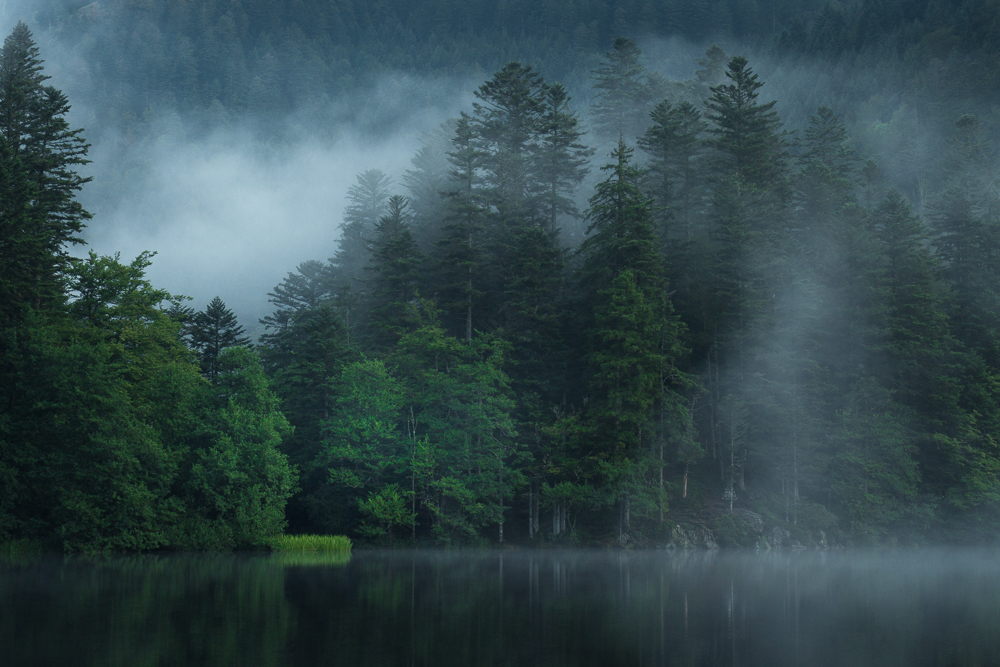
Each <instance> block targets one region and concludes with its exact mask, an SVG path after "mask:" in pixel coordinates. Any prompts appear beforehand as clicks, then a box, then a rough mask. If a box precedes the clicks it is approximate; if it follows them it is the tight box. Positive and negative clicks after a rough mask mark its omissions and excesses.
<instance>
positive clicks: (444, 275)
mask: <svg viewBox="0 0 1000 667" xmlns="http://www.w3.org/2000/svg"><path fill="white" fill-rule="evenodd" d="M452 149H453V150H452V151H450V152H449V153H448V161H449V163H450V164H451V166H452V170H451V180H452V182H453V183H454V184H455V186H456V188H455V189H454V190H452V191H449V192H448V193H447V198H446V201H447V217H446V218H445V224H444V226H443V228H442V229H443V233H444V235H443V237H442V239H441V241H440V242H439V243H438V256H439V259H438V270H437V274H438V275H439V276H440V280H441V282H442V284H441V285H440V289H441V297H442V298H441V303H442V307H443V308H445V309H446V311H450V312H451V313H452V314H453V315H454V314H460V315H458V316H457V317H455V321H456V322H458V321H461V326H456V327H455V330H456V332H457V331H461V334H458V335H464V337H465V340H466V342H471V341H472V331H473V319H472V318H473V305H474V304H475V302H476V300H477V299H479V298H481V297H482V296H483V292H482V287H478V288H477V285H476V282H477V279H478V278H479V277H480V276H481V275H482V273H483V266H482V264H483V261H484V258H483V253H484V251H483V247H482V246H483V231H484V230H483V217H484V214H485V210H484V204H483V192H482V189H481V176H480V174H479V171H480V169H481V168H482V164H483V158H484V153H483V151H482V150H481V149H480V148H479V147H478V145H477V141H476V133H475V130H474V129H473V126H472V121H471V119H470V118H469V116H468V115H466V114H464V113H463V114H462V115H461V116H460V117H459V119H458V122H457V123H456V126H455V136H454V137H453V138H452Z"/></svg>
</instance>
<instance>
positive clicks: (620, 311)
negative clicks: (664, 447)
mask: <svg viewBox="0 0 1000 667" xmlns="http://www.w3.org/2000/svg"><path fill="white" fill-rule="evenodd" d="M632 154H633V151H632V149H631V148H629V147H628V146H626V145H625V143H624V141H619V144H618V147H617V148H616V149H615V150H614V151H613V152H612V154H611V158H612V159H613V160H614V162H613V163H611V164H608V165H606V166H605V167H603V168H602V170H603V171H605V172H607V173H608V177H607V178H606V179H605V180H604V181H602V182H601V183H599V184H598V185H597V191H596V193H595V194H594V196H593V197H592V198H591V199H590V211H589V214H588V220H589V221H590V226H589V234H590V235H589V236H588V238H587V240H586V241H585V242H584V243H583V245H582V246H581V248H580V252H581V254H582V255H583V257H584V260H583V265H582V268H581V272H580V287H581V289H582V291H583V293H584V294H585V295H586V298H587V302H586V305H584V309H585V310H587V309H593V314H592V316H591V317H589V318H587V321H588V324H587V325H586V328H587V339H588V353H587V363H588V366H589V367H590V382H589V386H588V394H589V396H588V402H587V404H588V408H587V416H588V419H589V420H591V422H592V424H593V428H594V431H593V433H594V435H593V437H594V440H595V442H594V447H595V448H596V449H597V451H600V452H601V454H600V455H599V456H601V457H604V458H605V459H606V460H607V462H608V464H607V465H606V466H604V467H603V469H602V470H603V471H602V475H601V476H602V477H603V479H601V480H600V481H601V482H602V483H603V484H605V485H607V489H608V491H609V492H611V494H612V496H611V497H610V498H609V499H614V500H616V501H618V502H620V507H619V510H620V514H619V519H620V520H619V531H620V536H624V535H625V534H626V533H625V532H624V531H625V530H626V529H627V528H628V527H629V525H630V517H631V506H632V502H633V499H634V498H645V499H646V500H647V501H648V500H649V498H650V497H656V500H657V501H658V502H657V503H656V504H658V505H659V507H660V509H662V508H663V503H664V502H665V498H664V497H663V496H662V493H663V487H662V485H661V484H659V483H658V480H661V479H662V477H661V475H660V472H659V471H657V472H656V473H655V474H653V475H652V476H651V475H650V473H651V472H652V470H653V469H654V468H655V467H657V466H659V467H660V468H661V469H662V463H660V462H659V461H655V460H654V458H653V457H652V456H650V454H651V453H652V452H651V451H647V450H646V449H644V448H643V445H644V444H648V443H655V442H656V441H657V432H656V427H655V423H656V421H655V420H654V408H655V407H656V406H657V404H658V403H659V407H660V409H661V410H663V411H664V412H665V414H666V413H669V415H670V418H671V419H679V421H680V422H681V424H682V425H683V427H686V425H687V423H688V418H687V412H686V405H687V403H686V400H684V399H683V397H682V396H681V394H680V393H679V389H682V388H683V387H684V384H685V381H684V376H683V374H682V373H681V372H680V371H679V370H678V369H677V362H678V361H679V359H680V357H681V356H682V354H683V345H682V344H681V342H680V333H681V328H682V325H681V324H680V322H679V320H678V319H677V317H676V315H674V313H673V309H672V306H671V304H670V300H669V297H668V296H667V283H666V279H665V276H664V272H663V255H662V253H661V252H660V250H659V244H658V242H657V238H656V232H655V222H654V220H653V203H652V200H651V199H650V198H649V197H648V196H647V195H646V194H645V193H644V192H643V191H642V189H641V187H640V184H641V181H642V178H643V172H642V170H641V169H639V168H637V167H635V166H633V165H632V163H631V160H632ZM683 427H682V430H683ZM651 449H652V448H651ZM651 488H652V489H655V491H656V493H655V494H650V492H649V490H650V489H651Z"/></svg>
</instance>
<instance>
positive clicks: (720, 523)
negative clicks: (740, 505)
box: [712, 513, 757, 549]
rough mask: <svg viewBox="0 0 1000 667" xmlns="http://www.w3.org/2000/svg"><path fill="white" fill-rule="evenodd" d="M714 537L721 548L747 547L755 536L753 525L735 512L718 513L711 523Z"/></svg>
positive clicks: (754, 539)
mask: <svg viewBox="0 0 1000 667" xmlns="http://www.w3.org/2000/svg"><path fill="white" fill-rule="evenodd" d="M712 530H713V531H714V532H715V538H716V540H717V541H718V543H719V546H720V547H723V548H729V549H734V548H747V547H752V546H754V543H755V542H756V539H757V536H756V535H755V534H754V531H753V526H751V525H750V524H749V523H747V522H746V521H744V520H743V519H742V518H741V517H739V516H737V515H735V514H728V513H727V514H720V515H719V517H718V518H717V519H716V520H715V523H714V524H713V525H712Z"/></svg>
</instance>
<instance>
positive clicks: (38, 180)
mask: <svg viewBox="0 0 1000 667" xmlns="http://www.w3.org/2000/svg"><path fill="white" fill-rule="evenodd" d="M46 79H48V77H47V76H45V75H44V74H42V61H41V59H40V58H39V52H38V47H37V46H35V42H34V40H33V39H32V35H31V32H30V31H29V30H28V27H27V26H26V25H25V24H24V23H23V22H19V23H18V24H17V25H16V26H15V27H14V30H13V32H12V33H11V34H10V36H8V37H7V38H6V39H5V40H4V44H3V48H2V50H0V267H2V268H0V312H5V313H7V314H12V313H13V312H14V311H16V310H18V309H19V308H22V307H23V306H25V305H31V306H32V307H35V308H39V307H42V306H43V305H51V304H53V303H57V302H59V301H60V300H61V298H62V288H63V284H62V280H63V278H64V275H65V273H66V271H67V269H68V266H69V264H70V258H69V255H68V253H67V248H66V246H67V245H69V244H76V243H82V240H81V239H80V238H79V236H78V234H79V233H80V231H81V230H82V229H83V227H84V226H85V223H86V221H87V220H88V219H89V218H90V214H89V213H87V212H86V211H85V210H84V209H83V207H82V206H81V205H80V204H79V202H77V201H76V200H75V196H76V193H77V192H78V191H79V190H80V189H81V188H82V186H83V185H84V184H85V183H87V182H88V181H89V180H90V179H89V178H83V177H81V176H80V175H79V174H77V173H76V171H75V169H77V168H78V167H80V166H82V165H84V164H87V159H86V155H87V149H88V148H89V145H88V144H87V143H86V142H85V141H84V139H83V138H82V136H81V134H82V132H83V130H79V129H77V130H72V129H70V127H69V124H68V122H67V121H66V118H65V116H66V114H67V113H68V112H69V102H68V100H67V99H66V96H65V95H64V94H63V93H61V92H60V91H58V90H56V89H55V88H53V87H52V86H46V85H44V82H45V80H46Z"/></svg>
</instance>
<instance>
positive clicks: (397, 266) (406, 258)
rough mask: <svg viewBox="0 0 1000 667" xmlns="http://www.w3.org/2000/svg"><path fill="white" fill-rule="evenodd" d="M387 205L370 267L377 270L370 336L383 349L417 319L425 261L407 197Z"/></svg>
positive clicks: (377, 227)
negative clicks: (413, 229) (422, 264)
mask: <svg viewBox="0 0 1000 667" xmlns="http://www.w3.org/2000/svg"><path fill="white" fill-rule="evenodd" d="M386 208H387V212H386V214H385V215H383V216H382V217H381V218H380V219H379V221H378V224H376V225H375V230H374V235H373V238H372V240H371V241H370V242H369V244H368V250H369V253H370V256H371V260H370V263H369V265H368V266H367V267H366V269H367V270H368V271H371V272H373V273H374V277H373V278H372V279H371V280H370V281H369V284H370V292H371V296H370V298H369V304H368V309H367V312H368V318H369V324H368V334H369V339H370V341H371V343H372V344H374V345H375V346H376V347H379V348H383V349H385V348H388V347H390V346H391V345H392V344H394V343H395V342H396V341H397V340H398V339H399V337H400V336H402V335H403V334H404V333H405V332H406V331H407V329H409V328H410V327H411V324H412V323H413V321H414V314H413V312H412V311H413V309H414V308H415V303H416V300H417V298H418V284H419V282H420V280H419V278H420V276H419V272H418V269H419V266H420V264H421V263H422V261H423V257H422V255H421V254H420V252H419V251H418V250H417V246H416V242H415V241H414V240H413V233H412V232H411V231H410V227H409V224H408V219H409V212H408V211H407V210H406V209H407V201H406V198H405V197H403V196H402V195H393V196H391V197H389V201H388V203H387V206H386Z"/></svg>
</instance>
